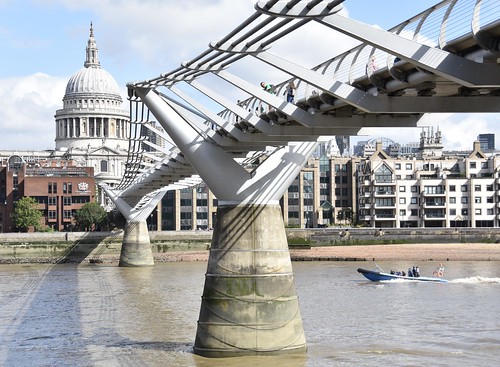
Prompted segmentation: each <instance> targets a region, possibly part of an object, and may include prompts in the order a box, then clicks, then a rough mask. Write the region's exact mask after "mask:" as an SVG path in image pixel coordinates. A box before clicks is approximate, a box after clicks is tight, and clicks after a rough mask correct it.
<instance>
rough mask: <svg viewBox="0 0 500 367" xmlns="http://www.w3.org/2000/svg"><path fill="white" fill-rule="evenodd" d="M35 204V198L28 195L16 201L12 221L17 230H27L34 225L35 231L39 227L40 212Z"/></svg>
mask: <svg viewBox="0 0 500 367" xmlns="http://www.w3.org/2000/svg"><path fill="white" fill-rule="evenodd" d="M37 204H38V203H37V201H36V200H35V198H32V197H30V196H25V197H22V198H21V199H20V200H19V201H18V202H17V203H16V206H15V207H14V212H13V213H12V221H13V223H14V225H15V226H16V227H17V228H18V229H19V230H21V231H23V232H27V231H28V229H29V228H30V227H34V228H35V231H38V230H39V229H40V220H41V219H42V213H41V212H40V210H38V209H37V208H36V206H37Z"/></svg>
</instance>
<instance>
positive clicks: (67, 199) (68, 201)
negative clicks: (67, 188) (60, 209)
mask: <svg viewBox="0 0 500 367" xmlns="http://www.w3.org/2000/svg"><path fill="white" fill-rule="evenodd" d="M63 205H64V206H70V205H71V196H63Z"/></svg>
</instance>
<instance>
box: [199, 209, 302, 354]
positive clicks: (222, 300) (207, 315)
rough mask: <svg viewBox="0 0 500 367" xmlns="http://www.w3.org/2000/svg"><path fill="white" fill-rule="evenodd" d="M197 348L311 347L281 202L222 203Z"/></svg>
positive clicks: (271, 350) (266, 350) (260, 350)
mask: <svg viewBox="0 0 500 367" xmlns="http://www.w3.org/2000/svg"><path fill="white" fill-rule="evenodd" d="M194 351H195V353H196V354H199V355H203V356H206V357H232V356H243V355H265V354H283V353H303V352H305V351H306V341H305V336H304V330H303V327H302V317H301V314H300V308H299V301H298V297H297V294H296V290H295V281H294V275H293V270H292V265H291V261H290V253H289V251H288V243H287V238H286V234H285V229H284V226H283V219H282V214H281V209H280V207H279V205H242V206H219V208H218V210H217V223H216V226H215V228H214V233H213V237H212V245H211V249H210V255H209V259H208V265H207V273H206V278H205V287H204V291H203V297H202V304H201V310H200V316H199V320H198V330H197V333H196V340H195V345H194Z"/></svg>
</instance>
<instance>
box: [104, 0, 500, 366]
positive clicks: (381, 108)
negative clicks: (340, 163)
mask: <svg viewBox="0 0 500 367" xmlns="http://www.w3.org/2000/svg"><path fill="white" fill-rule="evenodd" d="M348 1H349V0H346V3H348ZM343 2H344V1H343V0H333V1H321V0H309V1H298V0H289V1H278V0H268V1H259V2H257V3H256V4H255V6H254V8H255V9H254V10H255V11H254V12H253V13H251V12H250V11H249V17H248V18H247V19H246V20H245V21H244V22H242V23H241V24H240V25H239V26H237V27H236V28H235V29H233V30H231V31H230V32H229V33H227V35H225V36H224V37H222V38H221V39H220V40H218V41H214V42H211V43H209V45H208V48H207V49H206V50H205V51H204V52H202V53H200V54H199V55H197V56H195V57H193V58H192V59H191V60H189V61H185V62H182V63H180V66H179V67H178V68H176V69H174V70H172V71H168V72H166V73H164V74H161V75H159V76H156V77H153V78H151V79H148V80H144V81H139V82H131V83H129V84H128V92H129V100H130V111H131V119H130V120H131V121H130V124H131V128H130V131H131V136H130V149H129V158H128V162H127V167H126V173H125V175H124V177H123V180H122V182H121V184H120V185H118V186H116V187H107V186H104V187H103V189H104V190H105V192H106V193H107V195H108V196H109V197H110V198H111V200H112V201H113V203H114V204H115V206H116V207H117V208H118V210H119V211H120V212H121V213H122V214H123V215H124V216H125V218H126V220H127V223H126V228H125V235H124V240H123V245H122V252H121V255H120V266H151V265H154V262H153V256H152V251H151V244H150V242H149V234H148V229H147V225H146V219H147V218H148V216H149V214H150V213H151V212H152V211H153V210H154V208H155V207H156V205H157V203H158V202H159V201H160V200H161V198H162V197H163V195H164V194H165V192H167V191H168V190H172V189H176V188H183V187H192V186H194V185H197V184H200V183H201V182H204V183H205V184H207V185H208V187H209V188H210V190H211V191H212V192H213V193H214V195H215V196H216V197H217V199H218V210H217V221H216V224H215V228H214V233H213V239H212V244H211V249H210V254H209V260H208V265H207V271H206V277H205V286H204V291H203V295H202V302H201V309H200V316H199V320H198V329H197V334H196V339H195V345H194V350H195V353H197V354H200V355H203V356H208V357H229V356H239V355H255V354H276V353H301V352H304V351H305V350H306V340H305V336H304V330H303V326H302V318H301V314H300V307H299V302H298V298H297V294H296V291H295V285H294V275H293V271H292V266H291V262H290V254H289V251H288V245H287V240H286V235H285V229H284V225H283V220H282V215H281V210H280V207H279V200H280V198H281V197H282V196H283V194H284V192H285V191H286V189H287V188H288V187H289V185H290V184H291V182H292V181H293V179H294V178H295V177H296V176H297V175H298V174H299V172H300V170H301V169H302V167H303V166H304V165H305V163H306V162H307V159H308V157H309V155H310V154H311V153H312V152H313V151H314V150H315V148H316V146H317V144H318V141H320V140H321V139H322V137H325V136H335V135H357V134H358V133H359V132H360V130H361V129H362V128H363V127H372V128H373V127H375V128H378V127H380V128H382V127H401V128H404V127H416V126H424V125H425V124H426V118H427V114H429V113H442V112H448V113H467V112H500V65H499V63H500V7H499V6H498V2H497V0H444V1H441V2H439V3H437V4H436V5H435V6H433V7H432V8H430V9H428V10H426V11H424V12H422V13H420V14H417V15H415V16H414V17H413V18H411V19H408V20H405V21H404V22H402V23H400V24H398V25H396V26H395V27H393V28H391V29H388V30H382V29H380V28H377V27H374V26H371V25H367V24H364V23H361V22H359V21H356V20H354V19H350V18H347V17H344V16H342V15H340V14H339V11H340V10H341V9H342V6H343V4H342V3H343ZM311 22H314V23H317V24H319V25H320V26H321V27H322V29H323V33H322V39H318V40H316V41H317V42H314V44H308V49H309V48H311V47H316V48H317V49H318V51H322V52H323V53H324V51H325V50H323V49H322V46H323V43H322V41H323V40H326V39H328V37H331V36H332V35H333V34H335V33H333V32H340V33H342V34H344V35H346V36H348V37H351V38H353V39H354V40H356V44H357V46H355V47H354V48H352V49H350V50H348V51H347V52H344V53H342V54H340V55H331V56H332V57H331V58H329V59H328V60H325V61H324V62H321V63H320V64H318V65H316V66H314V67H312V68H310V67H305V66H301V65H300V64H298V63H296V62H295V61H294V60H289V59H287V58H286V57H283V56H280V55H279V54H276V53H274V52H273V49H272V47H273V45H279V44H280V42H283V41H286V39H287V38H289V37H291V36H292V35H295V36H297V35H298V36H299V37H300V35H301V32H304V30H305V29H306V27H307V26H308V24H309V23H311ZM209 41H210V40H207V43H208V42H209ZM297 47H300V45H297ZM323 47H324V46H323ZM264 66H265V67H271V68H273V69H275V70H276V71H277V72H279V73H283V75H287V76H288V77H286V78H284V80H282V81H281V82H280V83H277V84H275V85H273V86H272V87H271V90H268V91H266V90H264V89H263V88H262V87H260V86H259V84H260V82H261V81H260V80H258V81H256V80H245V79H244V78H243V77H242V76H241V74H243V73H242V70H245V69H247V70H248V68H250V67H251V68H256V69H255V70H259V68H263V67H264ZM280 75H281V74H280ZM290 83H293V84H294V85H295V87H296V89H295V99H294V101H293V102H287V101H286V99H284V98H283V93H284V92H285V90H286V88H287V87H288V86H289V85H290ZM232 95H243V96H245V97H244V98H240V99H238V100H234V99H232V98H230V96H232ZM155 123H158V124H160V125H161V127H162V129H163V130H164V132H159V131H158V130H157V129H156V128H154V124H155ZM151 133H154V134H156V135H158V136H160V137H161V139H162V141H163V142H164V144H158V143H157V142H155V141H152V140H151V139H148V136H150V134H151ZM146 146H147V149H145V147H146Z"/></svg>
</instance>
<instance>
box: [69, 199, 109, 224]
mask: <svg viewBox="0 0 500 367" xmlns="http://www.w3.org/2000/svg"><path fill="white" fill-rule="evenodd" d="M106 219H107V213H106V210H104V208H103V207H102V206H100V205H99V204H97V203H95V202H93V203H86V204H84V205H83V206H82V207H81V208H80V209H79V210H77V212H76V213H75V221H76V225H77V227H78V228H80V229H82V230H85V231H95V230H96V229H97V228H98V227H99V226H100V225H102V224H104V223H106Z"/></svg>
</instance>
